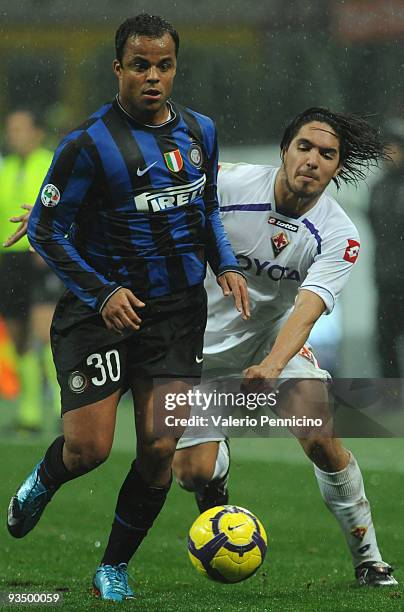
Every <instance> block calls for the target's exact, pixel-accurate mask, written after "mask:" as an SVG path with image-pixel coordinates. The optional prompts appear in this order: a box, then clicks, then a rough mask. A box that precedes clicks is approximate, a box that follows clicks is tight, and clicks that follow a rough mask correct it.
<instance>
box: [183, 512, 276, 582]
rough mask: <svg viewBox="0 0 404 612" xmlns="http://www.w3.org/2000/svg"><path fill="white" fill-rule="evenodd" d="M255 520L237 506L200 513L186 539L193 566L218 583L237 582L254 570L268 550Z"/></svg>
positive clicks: (250, 574) (263, 531) (257, 521)
mask: <svg viewBox="0 0 404 612" xmlns="http://www.w3.org/2000/svg"><path fill="white" fill-rule="evenodd" d="M267 544H268V540H267V535H266V533H265V529H264V527H263V526H262V524H261V522H260V521H259V520H258V518H257V517H256V516H255V515H254V514H252V512H250V511H249V510H246V509H245V508H240V507H239V506H217V507H216V508H210V509H209V510H207V511H206V512H204V513H203V514H201V515H200V516H199V517H198V518H197V519H196V521H195V522H194V524H193V525H192V527H191V529H190V531H189V536H188V553H189V557H190V559H191V562H192V565H193V566H194V567H195V568H196V569H197V570H198V572H200V573H201V574H203V575H204V576H206V577H207V578H211V579H212V580H217V581H218V582H240V581H241V580H246V578H249V577H250V576H252V574H254V572H256V571H257V569H258V568H259V567H260V565H261V564H262V562H263V560H264V558H265V554H266V551H267Z"/></svg>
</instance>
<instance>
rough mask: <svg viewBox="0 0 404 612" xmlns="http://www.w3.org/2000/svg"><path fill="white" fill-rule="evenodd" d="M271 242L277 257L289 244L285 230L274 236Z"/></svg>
mask: <svg viewBox="0 0 404 612" xmlns="http://www.w3.org/2000/svg"><path fill="white" fill-rule="evenodd" d="M271 242H272V248H273V250H274V255H275V257H278V255H279V253H281V252H282V251H283V249H284V248H285V247H287V246H288V244H289V240H288V238H287V236H286V234H285V233H284V232H279V234H275V236H272V238H271Z"/></svg>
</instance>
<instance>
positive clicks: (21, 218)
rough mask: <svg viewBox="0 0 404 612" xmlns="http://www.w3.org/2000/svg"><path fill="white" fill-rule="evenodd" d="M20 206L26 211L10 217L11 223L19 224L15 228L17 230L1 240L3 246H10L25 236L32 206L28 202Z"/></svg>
mask: <svg viewBox="0 0 404 612" xmlns="http://www.w3.org/2000/svg"><path fill="white" fill-rule="evenodd" d="M21 208H23V209H24V210H27V211H28V212H26V213H24V214H23V215H17V216H15V217H11V219H10V221H11V223H19V224H20V226H19V227H18V228H17V231H16V232H14V234H12V235H11V236H9V237H8V238H7V240H6V241H5V242H3V246H4V247H10V246H12V245H13V244H15V243H16V242H18V241H19V240H21V238H22V237H23V236H25V234H26V233H27V227H28V219H29V216H30V214H31V210H32V208H33V207H32V206H31V205H30V204H22V205H21ZM30 250H31V249H30Z"/></svg>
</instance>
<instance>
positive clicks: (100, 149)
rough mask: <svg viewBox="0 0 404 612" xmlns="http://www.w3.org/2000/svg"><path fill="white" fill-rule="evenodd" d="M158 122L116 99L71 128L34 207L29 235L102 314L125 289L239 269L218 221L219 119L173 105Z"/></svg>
mask: <svg viewBox="0 0 404 612" xmlns="http://www.w3.org/2000/svg"><path fill="white" fill-rule="evenodd" d="M169 107H170V113H171V116H170V119H169V120H168V121H167V122H166V123H165V124H163V125H160V126H147V125H141V124H139V123H137V122H136V121H135V120H134V119H133V118H132V117H131V116H130V115H128V113H127V112H126V111H125V110H124V109H123V108H122V106H121V105H120V103H119V100H118V98H116V99H115V100H114V101H113V102H112V103H108V104H106V105H104V106H102V107H101V108H100V109H99V110H98V111H97V112H96V113H94V114H93V115H92V116H91V117H90V118H89V119H88V120H87V121H86V122H85V123H84V124H83V125H81V126H80V127H79V128H77V129H76V130H74V131H72V132H71V133H70V134H68V135H67V136H66V137H65V138H64V139H63V141H62V142H61V144H60V145H59V147H58V148H57V150H56V152H55V156H54V159H53V161H52V165H51V167H50V169H49V171H48V173H47V175H46V177H45V180H44V183H43V185H42V188H41V192H40V194H39V196H38V198H37V201H36V203H35V206H34V209H33V211H32V214H31V217H30V221H29V226H28V237H29V240H30V242H31V244H32V245H33V246H34V248H35V250H36V251H37V252H38V253H39V254H40V255H42V257H43V258H44V259H45V260H46V261H47V263H48V264H49V265H50V266H51V267H52V268H53V269H54V270H55V272H56V273H57V274H58V275H59V277H60V278H61V279H62V281H63V282H64V284H65V285H66V287H67V288H68V289H70V290H71V291H72V292H73V293H74V294H75V295H76V296H77V297H78V298H80V299H81V300H82V301H83V302H84V303H85V304H86V305H87V306H90V307H91V308H93V309H96V310H101V308H102V307H103V305H104V304H105V302H106V300H107V299H108V298H109V297H110V296H111V295H112V294H113V293H114V292H115V291H117V289H118V288H119V287H127V288H129V289H131V290H132V291H133V292H134V293H135V294H136V295H137V296H138V297H140V298H141V299H145V298H148V297H150V298H151V297H159V296H164V295H169V294H174V293H177V292H180V291H183V290H184V289H186V288H188V287H191V286H194V285H197V284H199V283H202V282H203V279H204V277H205V271H206V262H207V261H208V262H209V264H210V266H211V267H212V269H213V271H214V272H215V273H216V274H220V273H222V272H224V271H227V270H234V271H239V270H240V268H239V266H238V263H237V260H236V259H235V256H234V254H233V251H232V248H231V245H230V243H229V241H228V239H227V237H226V234H225V232H224V229H223V226H222V223H221V221H220V218H219V210H218V204H217V193H216V178H217V156H218V152H217V141H216V130H215V127H214V124H213V122H212V120H211V119H209V118H208V117H205V116H204V115H201V114H199V113H196V112H194V111H192V110H190V109H187V108H183V107H179V106H178V105H176V104H174V103H172V102H169Z"/></svg>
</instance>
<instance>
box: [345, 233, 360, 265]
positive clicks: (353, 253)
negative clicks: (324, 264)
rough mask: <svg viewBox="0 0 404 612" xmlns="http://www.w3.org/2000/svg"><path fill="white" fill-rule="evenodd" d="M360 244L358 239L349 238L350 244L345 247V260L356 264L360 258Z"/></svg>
mask: <svg viewBox="0 0 404 612" xmlns="http://www.w3.org/2000/svg"><path fill="white" fill-rule="evenodd" d="M360 246H361V245H360V244H359V242H358V241H357V240H352V239H350V238H349V239H348V246H347V248H346V249H345V253H344V257H343V259H345V261H348V262H349V263H352V264H354V263H355V261H356V260H357V259H358V255H359V249H360Z"/></svg>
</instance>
